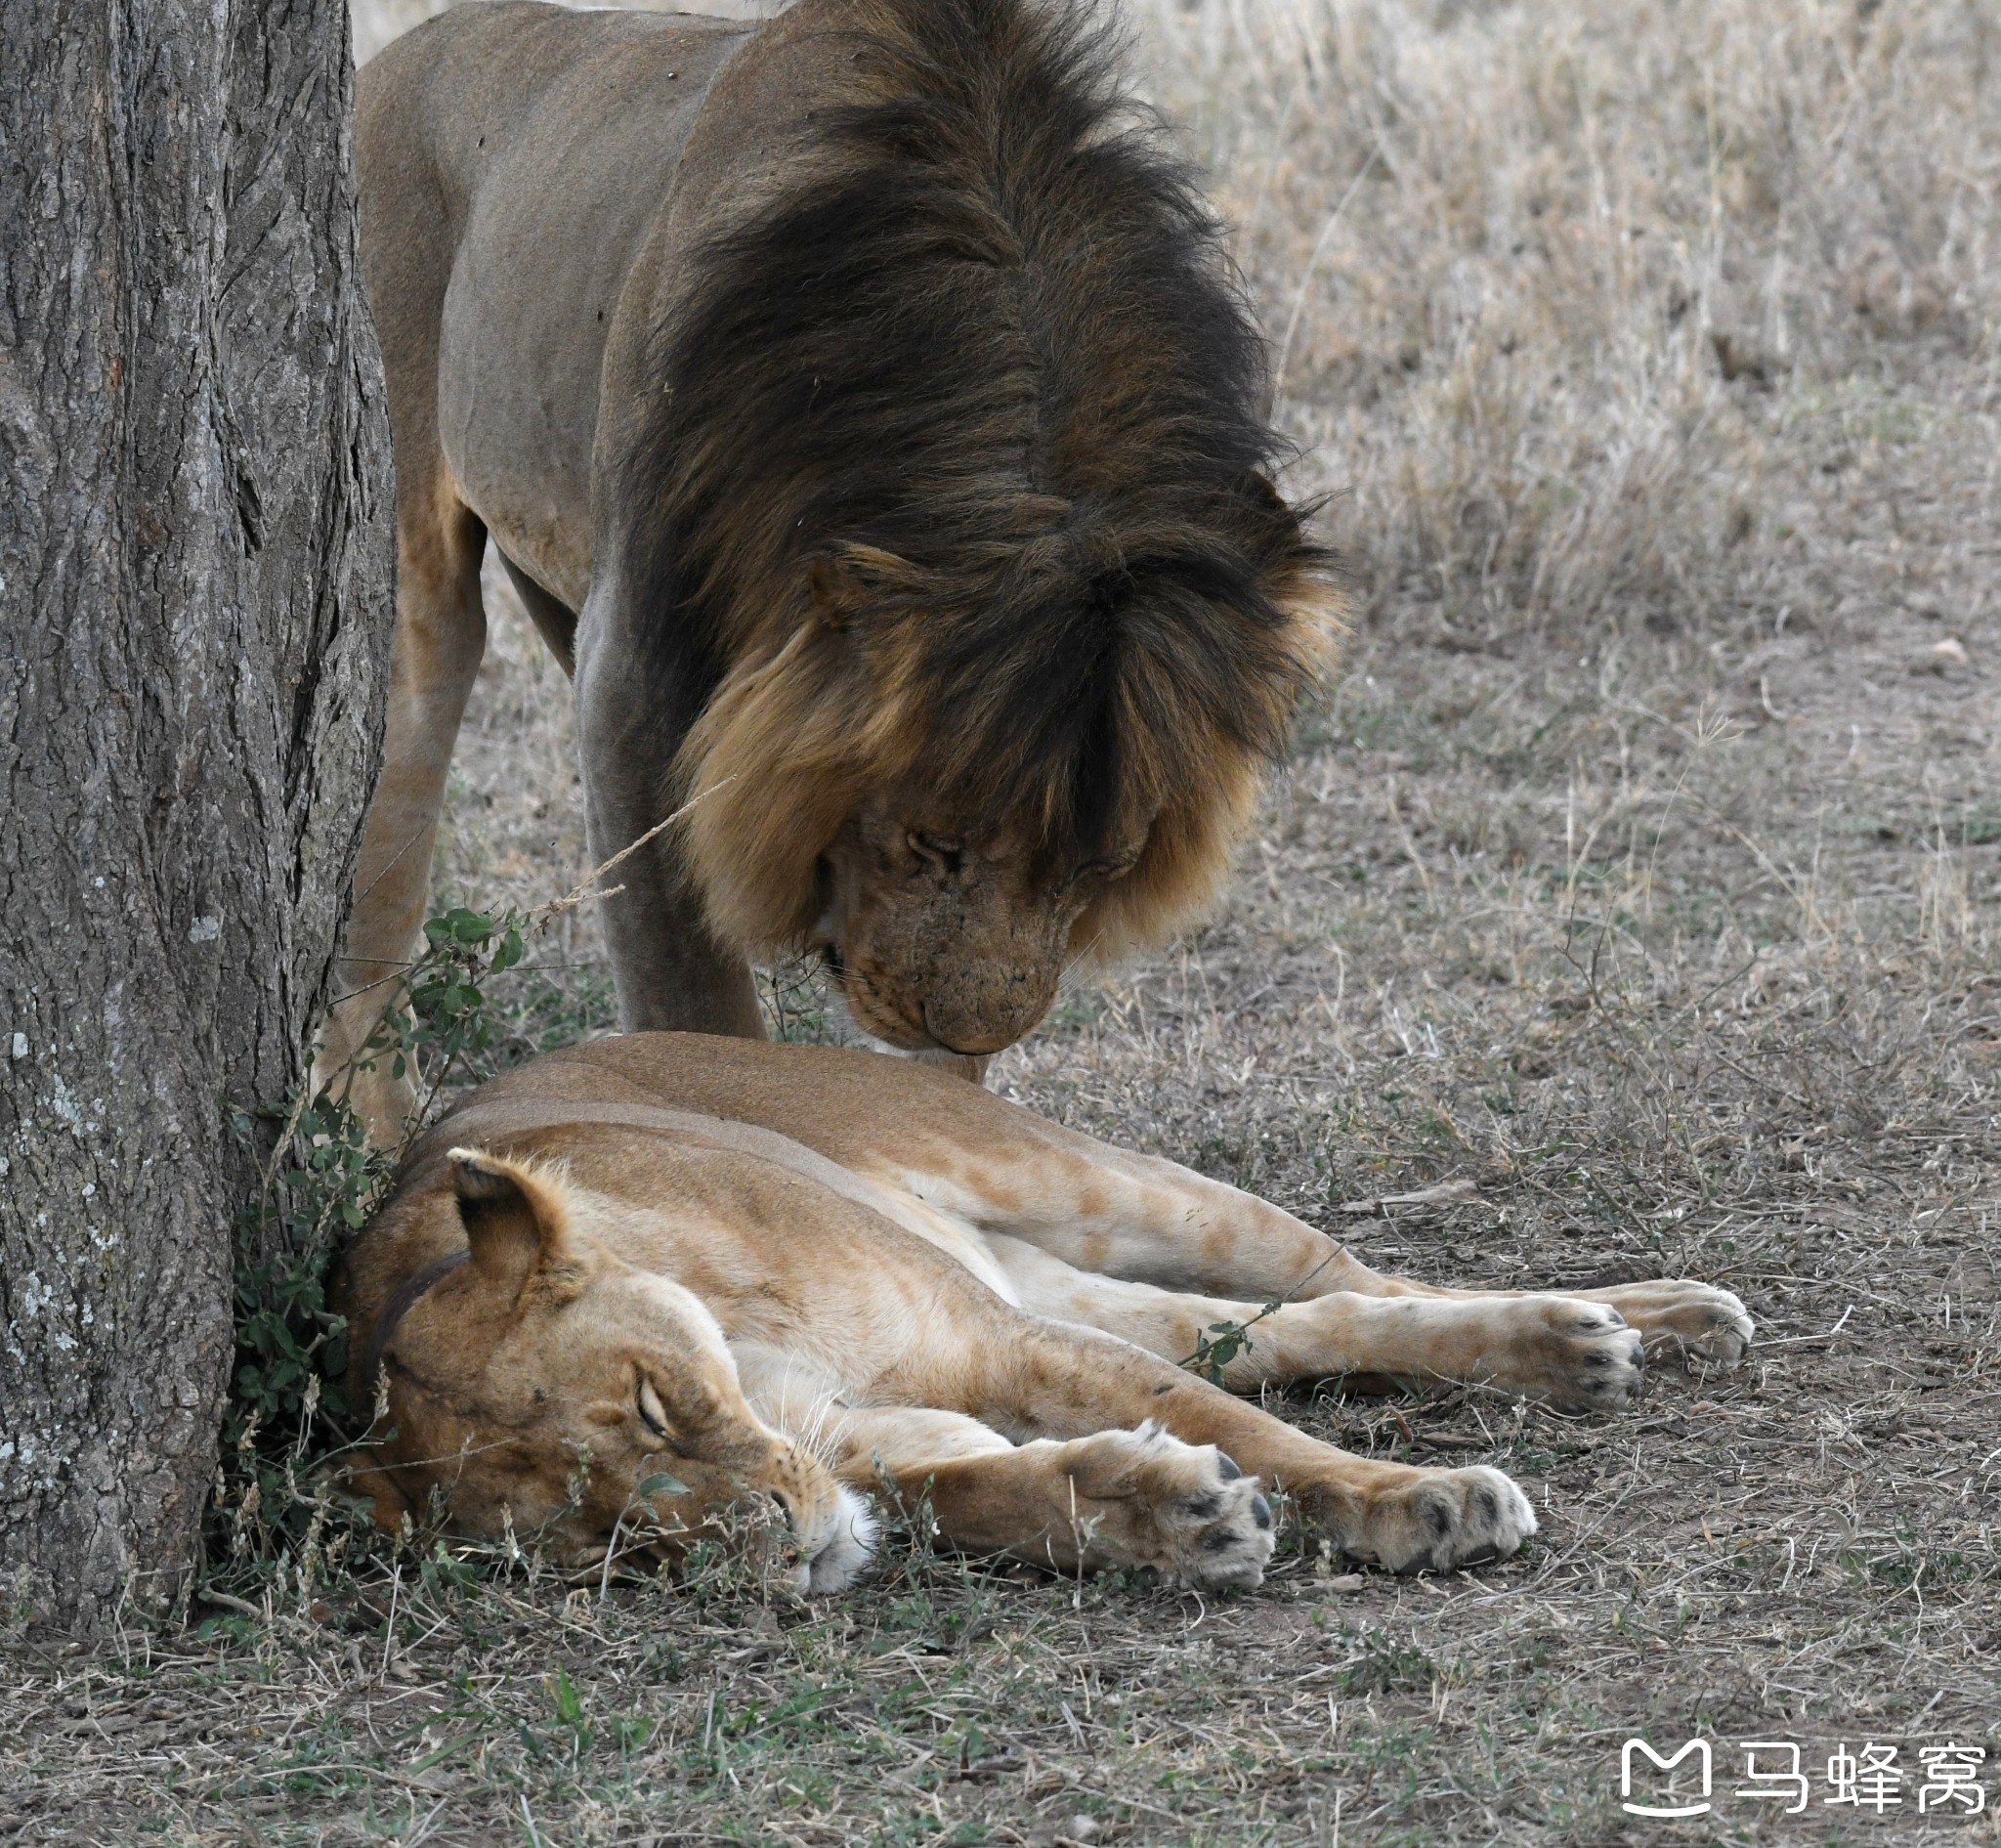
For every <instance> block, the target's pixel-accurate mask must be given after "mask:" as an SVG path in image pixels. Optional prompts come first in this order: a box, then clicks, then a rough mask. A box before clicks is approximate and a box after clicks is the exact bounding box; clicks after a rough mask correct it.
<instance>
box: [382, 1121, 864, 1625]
mask: <svg viewBox="0 0 2001 1848" xmlns="http://www.w3.org/2000/svg"><path fill="white" fill-rule="evenodd" d="M451 1167H452V1174H451V1182H450V1185H449V1186H448V1187H447V1186H446V1185H440V1186H439V1187H437V1188H435V1189H434V1190H432V1192H431V1193H430V1195H428V1196H427V1197H426V1198H425V1199H424V1200H423V1201H422V1202H421V1203H420V1208H419V1210H428V1211H430V1212H432V1213H434V1214H435V1215H437V1216H438V1217H440V1218H444V1217H447V1216H450V1215H453V1214H455V1215H456V1216H457V1217H458V1218H459V1219H460V1220H461V1221H462V1223H463V1225H464V1229H465V1233H466V1236H467V1240H468V1243H469V1246H470V1249H471V1258H470V1261H469V1262H468V1263H466V1264H465V1265H463V1266H462V1267H461V1268H459V1269H457V1270H456V1271H454V1272H452V1273H450V1274H449V1275H447V1277H446V1278H445V1279H444V1280H443V1281H441V1282H440V1283H439V1284H437V1285H436V1286H434V1287H433V1288H432V1289H431V1290H430V1291H429V1292H427V1293H426V1295H425V1296H424V1297H422V1298H421V1299H420V1300H419V1301H418V1302H417V1303H416V1304H415V1305H414V1306H413V1307H412V1308H411V1309H410V1311H408V1312H407V1314H405V1316H404V1320H403V1322H402V1324H401V1325H400V1326H399V1327H398V1329H397V1330H396V1332H395V1334H394V1336H393V1337H392V1339H391V1341H390V1343H389V1348H388V1371H389V1378H390V1418H389V1421H388V1422H389V1425H390V1426H391V1428H392V1430H393V1434H394V1435H393V1436H392V1437H391V1438H390V1439H389V1440H388V1441H387V1442H386V1444H385V1445H384V1446H383V1448H382V1449H381V1450H380V1451H377V1452H374V1453H373V1456H374V1457H376V1458H379V1462H373V1463H371V1467H370V1468H369V1469H368V1470H366V1471H364V1472H363V1476H362V1485H363V1487H364V1488H366V1489H367V1490H368V1491H370V1492H372V1493H374V1494H375V1496H376V1510H377V1517H378V1519H389V1520H394V1519H395V1518H397V1517H398V1516H400V1514H401V1513H402V1511H403V1510H404V1508H408V1509H410V1510H412V1511H413V1512H414V1513H416V1514H419V1515H422V1514H424V1513H426V1512H428V1506H429V1504H430V1502H431V1499H432V1494H433V1491H434V1490H435V1491H437V1492H438V1493H439V1494H440V1495H442V1497H443V1499H444V1501H445V1503H446V1506H447V1513H448V1519H449V1521H450V1523H451V1525H452V1526H454V1527H455V1528H457V1529H458V1530H460V1531H462V1532H468V1533H473V1534H479V1535H486V1536H498V1535H500V1534H501V1533H504V1532H506V1531H507V1530H509V1528H510V1527H511V1528H512V1530H513V1531H514V1532H516V1533H518V1534H527V1533H528V1532H530V1531H532V1530H537V1529H539V1530H541V1531H542V1533H543V1535H544V1540H545V1544H552V1545H553V1550H554V1551H555V1552H556V1553H557V1554H558V1555H559V1556H560V1557H562V1558H563V1559H564V1560H565V1561H566V1562H567V1563H570V1564H584V1563H591V1562H594V1561H596V1560H598V1559H602V1558H603V1556H604V1553H605V1550H606V1549H607V1547H609V1546H611V1545H612V1544H613V1543H614V1538H615V1534H616V1535H617V1543H618V1545H619V1547H620V1550H621V1552H622V1551H623V1550H624V1549H625V1548H628V1547H632V1546H635V1545H637V1546H640V1547H647V1546H653V1547H656V1548H658V1549H659V1550H666V1551H671V1550H674V1548H675V1547H676V1546H677V1545H679V1544H685V1542H686V1539H687V1537H688V1536H690V1535H693V1534H697V1533H700V1532H702V1531H703V1530H704V1529H711V1530H712V1529H713V1527H714V1525H715V1521H716V1517H717V1516H718V1515H719V1514H720V1513H721V1512H722V1511H723V1510H725V1509H726V1508H730V1507H732V1506H735V1505H741V1504H743V1503H745V1501H746V1499H751V1500H755V1499H756V1498H762V1499H763V1502H764V1505H765V1506H766V1507H769V1506H770V1505H772V1504H776V1506H777V1508H778V1509H779V1510H780V1511H782V1513H783V1515H784V1517H785V1521H786V1523H787V1525H788V1526H789V1529H790V1536H791V1541H792V1543H793V1545H794V1547H795V1548H796V1551H797V1555H798V1564H797V1565H796V1567H795V1569H793V1572H792V1577H793V1580H794V1582H795V1583H796V1584H797V1586H798V1587H799V1589H801V1590H805V1589H808V1588H810V1589H814V1590H831V1589H834V1588H835V1587H837V1586H839V1585H841V1584H844V1583H846V1582H847V1581H848V1579H849V1578H851V1577H852V1576H853V1575H854V1573H855V1571H856V1570H857V1569H859V1567H860V1566H861V1564H862V1563H863V1561H865V1560H866V1559H867V1557H868V1552H869V1529H868V1521H867V1517H866V1515H865V1514H864V1513H863V1511H862V1509H861V1505H860V1503H859V1502H858V1500H857V1499H856V1498H855V1497H854V1496H853V1495H852V1494H851V1493H850V1492H849V1491H848V1490H845V1489H843V1488H841V1487H840V1486H839V1485H838V1484H837V1483H835V1482H834V1480H833V1478H832V1476H831V1475H830V1472H829V1471H828V1469H827V1467H826V1465H825V1464H823V1463H822V1462H821V1461H820V1460H819V1459H818V1458H817V1457H815V1456H814V1455H813V1454H812V1453H811V1452H810V1451H808V1450H804V1449H802V1448H800V1447H799V1446H798V1445H797V1444H795V1443H793V1442H792V1441H791V1440H789V1439H788V1438H786V1437H785V1436H784V1435H782V1434H781V1433H779V1432H776V1431H773V1430H772V1429H771V1428H770V1427H769V1426H767V1425H765V1424H764V1423H763V1422H762V1421H761V1420H760V1419H759V1418H758V1417H757V1415H756V1414H755V1412H753V1411H752V1409H751V1408H750V1406H749V1404H748V1403H747V1402H746V1401H745V1397H744V1393H743V1389H742V1387H741V1385H740V1384H739V1381H738V1377H737V1369H736V1364H735V1362H734V1360H733V1359H732V1357H731V1355H730V1352H729V1349H728V1347H727V1346H726V1345H725V1343H724V1340H723V1335H722V1331H721V1329H720V1328H719V1327H718V1326H717V1325H716V1321H715V1318H714V1317H713V1316H712V1315H711V1314H710V1313H709V1312H708V1311H707V1309H706V1308H704V1307H703V1305H702V1302H701V1301H700V1299H699V1298H697V1297H696V1296H694V1295H693V1294H692V1293H690V1292H689V1291H688V1290H685V1289H683V1288H682V1287H681V1286H680V1285H679V1284H677V1283H674V1282H672V1281H671V1280H670V1279H668V1278H665V1277H662V1276H659V1275H656V1274H654V1273H652V1272H649V1271H645V1270H639V1269H635V1268H632V1267H631V1266H629V1265H626V1264H624V1263H622V1262H620V1261H619V1260H618V1259H617V1258H615V1257H613V1256H612V1255H611V1254H610V1252H608V1251H607V1250H606V1249H605V1248H604V1246H603V1245H602V1244H600V1243H599V1241H598V1240H597V1239H596V1238H595V1237H593V1236H592V1235H591V1231H590V1224H589V1222H590V1218H591V1215H592V1213H593V1211H595V1210H597V1205H596V1202H595V1200H594V1196H590V1195H587V1194H582V1193H579V1192H578V1191H576V1190H575V1189H573V1188H570V1187H569V1186H567V1185H566V1183H565V1182H563V1180H562V1178H561V1176H560V1175H559V1174H556V1173H552V1172H550V1171H548V1170H545V1169H537V1168H535V1167H533V1166H530V1165H525V1164H521V1163H516V1162H510V1161H506V1160H503V1159H501V1158H499V1157H495V1156H490V1155H486V1154H482V1153H479V1152H477V1151H473V1150H467V1149H455V1150H453V1151H452V1155H451ZM475 1434H478V1435H477V1436H476V1435H475ZM676 1535H679V1536H680V1539H679V1540H678V1541H677V1540H676V1538H675V1536H676Z"/></svg>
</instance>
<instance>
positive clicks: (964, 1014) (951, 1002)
mask: <svg viewBox="0 0 2001 1848" xmlns="http://www.w3.org/2000/svg"><path fill="white" fill-rule="evenodd" d="M1055 998H1056V984H1055V983H1054V981H1044V980H1042V979H1040V978H1039V977H1037V976H1036V975H1035V974H1033V973H1031V972H1029V971H1026V970H1018V971H1014V972H1012V973H1010V974H1009V975H1007V976H1006V977H1005V978H1004V979H1001V980H997V981H991V982H983V983H982V984H981V985H980V990H979V992H978V993H976V994H974V995H970V996H959V995H952V994H946V995H934V996H927V997H926V998H925V1000H924V1004H923V1021H924V1031H925V1032H926V1033H928V1034H929V1035H930V1036H931V1038H932V1039H933V1040H934V1041H936V1042H937V1044H938V1045H940V1046H942V1047H943V1048H944V1049H945V1050H946V1051H947V1052H948V1053H960V1054H962V1055H963V1056H965V1057H967V1058H978V1057H982V1056H984V1055H985V1054H987V1053H999V1052H1001V1051H1003V1050H1004V1049H1005V1048H1007V1047H1010V1046H1012V1045H1013V1044H1014V1043H1015V1041H1016V1040H1018V1039H1020V1038H1021V1036H1022V1035H1023V1034H1024V1033H1026V1032H1028V1031H1029V1029H1030V1028H1031V1027H1033V1026H1034V1025H1035V1024H1036V1022H1037V1021H1038V1020H1040V1019H1041V1018H1042V1017H1043V1014H1045V1013H1047V1012H1048V1011H1049V1004H1050V1002H1052V1001H1053V1000H1055Z"/></svg>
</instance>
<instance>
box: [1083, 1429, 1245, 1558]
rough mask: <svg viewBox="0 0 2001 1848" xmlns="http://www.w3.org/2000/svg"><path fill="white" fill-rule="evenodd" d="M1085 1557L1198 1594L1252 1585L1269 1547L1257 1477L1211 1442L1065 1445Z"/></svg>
mask: <svg viewBox="0 0 2001 1848" xmlns="http://www.w3.org/2000/svg"><path fill="white" fill-rule="evenodd" d="M1064 1448H1065V1451H1066V1453H1067V1454H1066V1455H1065V1457H1064V1467H1065V1469H1066V1471H1067V1472H1068V1473H1069V1474H1070V1477H1071V1480H1072V1481H1073V1482H1074V1483H1076V1487H1077V1494H1078V1508H1077V1514H1076V1517H1075V1519H1076V1522H1077V1525H1078V1526H1080V1527H1081V1528H1084V1529H1086V1533H1085V1534H1083V1535H1080V1538H1082V1539H1084V1540H1085V1542H1086V1551H1087V1554H1088V1555H1089V1556H1091V1557H1094V1558H1095V1557H1100V1556H1102V1557H1104V1558H1105V1559H1106V1560H1107V1561H1108V1562H1116V1563H1118V1564H1122V1565H1130V1566H1150V1567H1153V1568H1154V1569H1157V1570H1158V1571H1159V1572H1160V1573H1161V1575H1162V1576H1163V1577H1165V1578H1171V1579H1173V1580H1176V1581H1177V1582H1179V1583H1181V1584H1184V1585H1192V1586H1195V1587H1196V1588H1198V1589H1202V1590H1207V1589H1210V1588H1213V1587H1220V1586H1225V1585H1227V1586H1235V1587H1238V1588H1241V1589H1247V1590H1248V1589H1249V1588H1250V1587H1252V1586H1254V1585H1256V1584H1257V1583H1259V1582H1260V1581H1261V1580H1262V1579H1263V1577H1264V1568H1265V1565H1266V1563H1267V1562H1268V1561H1269V1560H1270V1558H1271V1555H1272V1550H1273V1548H1274V1546H1275V1545H1276V1543H1277V1542H1276V1536H1275V1535H1274V1533H1273V1531H1272V1519H1271V1504H1270V1503H1269V1502H1268V1501H1266V1500H1265V1498H1264V1496H1263V1495H1262V1494H1261V1493H1260V1492H1259V1491H1258V1487H1257V1479H1256V1477H1252V1476H1246V1475H1245V1474H1244V1472H1243V1471H1242V1470H1241V1469H1239V1468H1238V1467H1237V1465H1236V1464H1235V1463H1234V1462H1232V1461H1231V1460H1230V1458H1228V1457H1227V1456H1225V1455H1223V1454H1222V1452H1221V1451H1219V1450H1218V1449H1216V1447H1215V1446H1214V1445H1213V1444H1202V1445H1196V1444H1190V1443H1183V1442H1182V1441H1181V1440H1180V1439H1178V1438H1174V1437H1171V1436H1169V1434H1168V1433H1166V1432H1165V1431H1162V1430H1160V1429H1159V1428H1158V1427H1157V1426H1153V1425H1142V1426H1141V1427H1140V1428H1139V1429H1138V1430H1137V1431H1107V1432H1101V1433H1099V1435H1098V1436H1096V1437H1094V1438H1085V1439H1080V1440H1076V1441H1075V1442H1073V1443H1070V1444H1067V1445H1065V1446H1064Z"/></svg>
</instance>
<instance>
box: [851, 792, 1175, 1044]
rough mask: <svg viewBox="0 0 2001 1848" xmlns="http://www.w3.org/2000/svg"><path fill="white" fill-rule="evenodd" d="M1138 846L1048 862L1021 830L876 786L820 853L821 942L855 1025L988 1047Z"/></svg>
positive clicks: (1048, 984) (907, 1038)
mask: <svg viewBox="0 0 2001 1848" xmlns="http://www.w3.org/2000/svg"><path fill="white" fill-rule="evenodd" d="M1137 854H1138V847H1137V844H1136V843H1135V844H1133V845H1132V846H1131V847H1130V848H1129V850H1122V851H1120V852H1118V853H1115V854H1114V855H1112V856H1110V857H1108V858H1105V859H1101V860H1097V861H1093V862H1091V863H1089V864H1087V865H1083V866H1078V867H1065V868H1057V869H1055V870H1053V871H1052V870H1050V869H1049V868H1047V867H1046V866H1043V865H1042V864H1041V862H1040V856H1038V855H1036V854H1035V853H1034V852H1033V851H1032V850H1031V849H1030V847H1029V846H1027V845H1026V844H1024V843H1023V840H1022V838H1021V832H1018V831H1008V830H1005V829H1002V830H999V831H996V830H993V829H991V828H990V829H986V830H972V829H967V828H966V827H965V826H964V825H963V824H962V823H956V822H955V821H954V820H952V819H950V818H948V817H946V816H942V815H939V814H936V813H934V812H932V811H931V808H930V806H929V805H928V804H927V803H926V802H925V801H924V799H923V797H922V795H921V794H920V793H917V792H913V791H910V790H907V789H906V790H900V791H897V792H893V793H891V794H889V795H876V796H873V797H872V798H870V799H869V800H868V801H866V802H864V803H863V804H862V805H861V807H860V808H859V809H857V811H856V812H855V814H854V815H853V816H852V817H850V819H849V821H848V824H847V826H846V827H844V828H843V829H842V830H841V831H840V834H839V835H838V836H837V837H836V838H835V839H834V840H833V842H832V844H831V845H830V848H829V849H828V851H827V853H826V855H825V869H826V870H825V874H824V880H825V885H826V893H827V904H826V908H825V910H824V911H823V913H822V915H821V919H820V924H819V930H818V939H819V947H820V949H821V951H822V954H823V955H824V956H825V958H826V961H827V963H828V966H829V967H830V970H831V972H832V973H833V976H834V978H835V979H836V981H837V982H838V983H839V986H840V990H841V995H842V999H843V1000H844V1001H845V1002H846V1004H847V1009H848V1011H849V1013H850V1014H852V1015H853V1017H854V1020H855V1024H856V1025H857V1026H859V1027H861V1028H862V1029H863V1030H864V1031H865V1032H868V1033H872V1034H873V1035H874V1036H875V1037H876V1038H878V1039H881V1040H886V1041H887V1042H888V1043H889V1044H890V1045H892V1046H898V1047H903V1048H906V1049H908V1050H912V1051H919V1050H930V1049H934V1048H943V1049H945V1050H947V1051H950V1052H954V1053H973V1054H977V1053H997V1052H999V1051H1000V1050H1001V1048H1002V1047H1005V1046H1011V1045H1012V1044H1013V1043H1014V1042H1015V1041H1016V1040H1018V1039H1020V1038H1021V1036H1022V1035H1023V1034H1025V1033H1027V1032H1028V1031H1029V1030H1030V1028H1032V1027H1033V1026H1034V1025H1035V1024H1036V1023H1037V1022H1038V1021H1039V1020H1041V1019H1042V1017H1043V1014H1045V1013H1046V1012H1048V1010H1049V1004H1050V1003H1051V1002H1052V1001H1054V1000H1055V998H1056V985H1057V982H1058V979H1059V978H1060V977H1061V975H1062V972H1063V965H1064V963H1065V961H1066V960H1067V958H1068V957H1069V954H1070V945H1071V936H1072V930H1073V926H1074V925H1075V924H1076V923H1077V920H1078V918H1079V917H1080V916H1081V915H1082V914H1083V913H1084V911H1085V909H1086V907H1087V906H1088V905H1089V904H1090V903H1091V902H1092V901H1093V900H1094V899H1095V898H1097V897H1098V896H1099V895H1100V894H1101V893H1102V892H1103V891H1104V890H1105V888H1106V886H1107V885H1108V883H1109V882H1110V881H1113V880H1114V879H1116V878H1117V877H1118V876H1119V874H1120V872H1121V871H1122V870H1123V867H1124V866H1125V865H1129V864H1130V862H1131V860H1132V859H1134V858H1136V857H1137Z"/></svg>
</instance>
